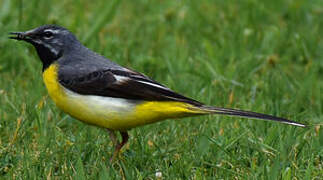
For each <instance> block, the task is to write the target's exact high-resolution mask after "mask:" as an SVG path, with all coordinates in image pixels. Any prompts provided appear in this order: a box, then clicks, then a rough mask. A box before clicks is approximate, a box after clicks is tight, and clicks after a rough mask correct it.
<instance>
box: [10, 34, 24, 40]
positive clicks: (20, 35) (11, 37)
mask: <svg viewBox="0 0 323 180" xmlns="http://www.w3.org/2000/svg"><path fill="white" fill-rule="evenodd" d="M9 35H10V36H9V39H16V40H24V39H26V34H25V33H24V32H11V33H9Z"/></svg>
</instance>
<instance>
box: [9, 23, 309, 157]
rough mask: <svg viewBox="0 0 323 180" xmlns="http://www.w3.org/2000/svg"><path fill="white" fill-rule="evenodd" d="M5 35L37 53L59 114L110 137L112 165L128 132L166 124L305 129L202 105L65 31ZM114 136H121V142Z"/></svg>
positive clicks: (268, 117) (46, 27)
mask: <svg viewBox="0 0 323 180" xmlns="http://www.w3.org/2000/svg"><path fill="white" fill-rule="evenodd" d="M10 34H11V36H10V37H9V38H11V39H16V40H23V41H26V42H28V43H31V44H32V45H33V46H34V47H35V48H36V51H37V53H38V56H39V58H40V60H41V62H42V64H43V70H42V72H43V79H44V83H45V85H46V88H47V90H48V93H49V96H50V97H51V98H52V100H53V101H54V102H55V104H56V105H57V106H58V107H59V108H60V109H62V110H63V111H64V112H65V113H67V114H69V115H70V116H72V117H74V118H75V119H78V120H80V121H82V122H85V123H87V124H91V125H95V126H98V127H103V128H106V129H107V130H108V131H109V134H110V138H111V140H112V141H113V143H114V145H115V150H114V153H113V156H112V158H111V159H114V158H115V157H116V155H117V154H118V153H119V151H120V149H121V148H122V146H123V145H124V144H125V143H126V142H127V141H128V138H129V136H128V133H127V131H128V130H129V129H131V128H134V127H137V126H141V125H146V124H150V123H155V122H158V121H161V120H165V119H170V118H182V117H188V116H196V115H206V114H221V115H229V116H239V117H246V118H254V119H262V120H269V121H277V122H281V123H285V124H289V125H294V126H300V127H305V126H306V125H304V124H301V123H297V122H294V121H290V120H287V119H284V118H280V117H275V116H271V115H266V114H260V113H255V112H250V111H242V110H236V109H228V108H219V107H213V106H207V105H204V104H203V103H201V102H198V101H196V100H193V99H191V98H188V97H185V96H183V95H180V94H178V93H176V92H174V91H172V90H171V89H169V88H167V87H165V86H164V85H162V84H160V83H158V82H156V81H154V80H152V79H150V78H149V77H147V76H145V75H144V74H141V73H138V72H135V71H133V70H131V69H128V68H125V67H122V66H120V65H118V64H116V63H114V62H112V61H110V60H109V59H107V58H105V57H103V56H101V55H99V54H97V53H95V52H93V51H91V50H89V49H88V48H86V47H85V46H83V45H82V44H81V43H80V42H79V41H78V40H77V38H76V37H75V36H74V35H73V34H72V33H71V32H70V31H68V30H67V29H65V28H63V27H60V26H57V25H44V26H40V27H38V28H35V29H32V30H30V31H26V32H12V33H10ZM116 131H119V132H120V134H121V137H122V141H121V142H119V141H118V140H117V138H116V135H115V132H116Z"/></svg>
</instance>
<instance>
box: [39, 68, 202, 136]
mask: <svg viewBox="0 0 323 180" xmlns="http://www.w3.org/2000/svg"><path fill="white" fill-rule="evenodd" d="M57 70H58V64H52V65H51V66H49V67H48V68H47V69H46V70H45V71H44V73H43V79H44V82H45V85H46V88H47V90H48V93H49V96H50V97H51V98H52V99H53V101H54V102H55V104H56V105H57V106H58V107H59V108H60V109H62V110H63V111H64V112H65V113H67V114H69V115H71V116H72V117H74V118H76V119H78V120H80V121H83V122H85V123H88V124H93V125H96V126H99V127H104V128H109V129H113V130H127V129H130V128H133V127H136V126H140V125H145V124H149V123H154V122H157V121H161V120H164V119H168V118H179V117H186V116H192V115H198V114H204V113H205V112H203V111H201V110H199V109H197V108H196V107H193V106H192V105H190V104H187V103H183V102H173V101H138V100H126V99H122V98H113V97H101V96H94V95H80V94H78V93H74V92H72V91H70V90H68V89H66V88H64V87H63V86H61V85H60V84H59V82H58V78H57Z"/></svg>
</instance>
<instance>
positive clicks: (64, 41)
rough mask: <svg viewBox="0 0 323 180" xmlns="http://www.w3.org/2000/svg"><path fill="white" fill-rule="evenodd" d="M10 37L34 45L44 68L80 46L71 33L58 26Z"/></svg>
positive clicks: (13, 34) (47, 26)
mask: <svg viewBox="0 0 323 180" xmlns="http://www.w3.org/2000/svg"><path fill="white" fill-rule="evenodd" d="M10 35H11V36H10V37H9V38H10V39H15V40H23V41H26V42H28V43H30V44H32V45H33V46H34V47H35V48H36V50H37V53H38V56H39V58H40V59H41V61H42V62H43V66H44V68H46V67H47V66H49V65H50V64H51V63H52V62H54V61H55V60H57V59H59V58H60V57H61V56H63V55H64V53H67V52H68V51H70V50H71V49H75V48H77V47H78V45H79V42H78V41H77V39H76V37H75V36H74V35H73V34H72V33H71V32H70V31H68V30H67V29H65V28H63V27H60V26H57V25H44V26H40V27H38V28H35V29H32V30H29V31H25V32H12V33H10Z"/></svg>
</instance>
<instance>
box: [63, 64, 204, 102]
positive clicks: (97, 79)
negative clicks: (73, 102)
mask: <svg viewBox="0 0 323 180" xmlns="http://www.w3.org/2000/svg"><path fill="white" fill-rule="evenodd" d="M73 74H75V75H72V74H71V69H70V71H67V72H66V70H65V71H62V69H61V71H60V73H59V82H60V84H62V85H63V86H64V87H65V88H67V89H69V90H71V91H73V92H76V93H78V94H83V95H97V96H105V97H117V98H125V99H131V100H147V101H180V102H187V103H190V104H194V105H197V106H201V105H202V103H200V102H198V101H195V100H193V99H190V98H187V97H185V96H182V95H180V94H178V93H175V92H174V91H172V90H170V89H168V88H166V87H165V86H163V85H161V84H159V83H157V82H156V81H153V80H151V79H149V78H148V77H146V76H145V75H143V74H140V73H137V72H135V71H132V70H128V69H125V70H120V69H118V70H114V69H105V70H96V71H94V72H91V73H80V72H79V73H73ZM115 76H119V77H125V78H127V79H126V80H125V81H117V79H116V77H115Z"/></svg>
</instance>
